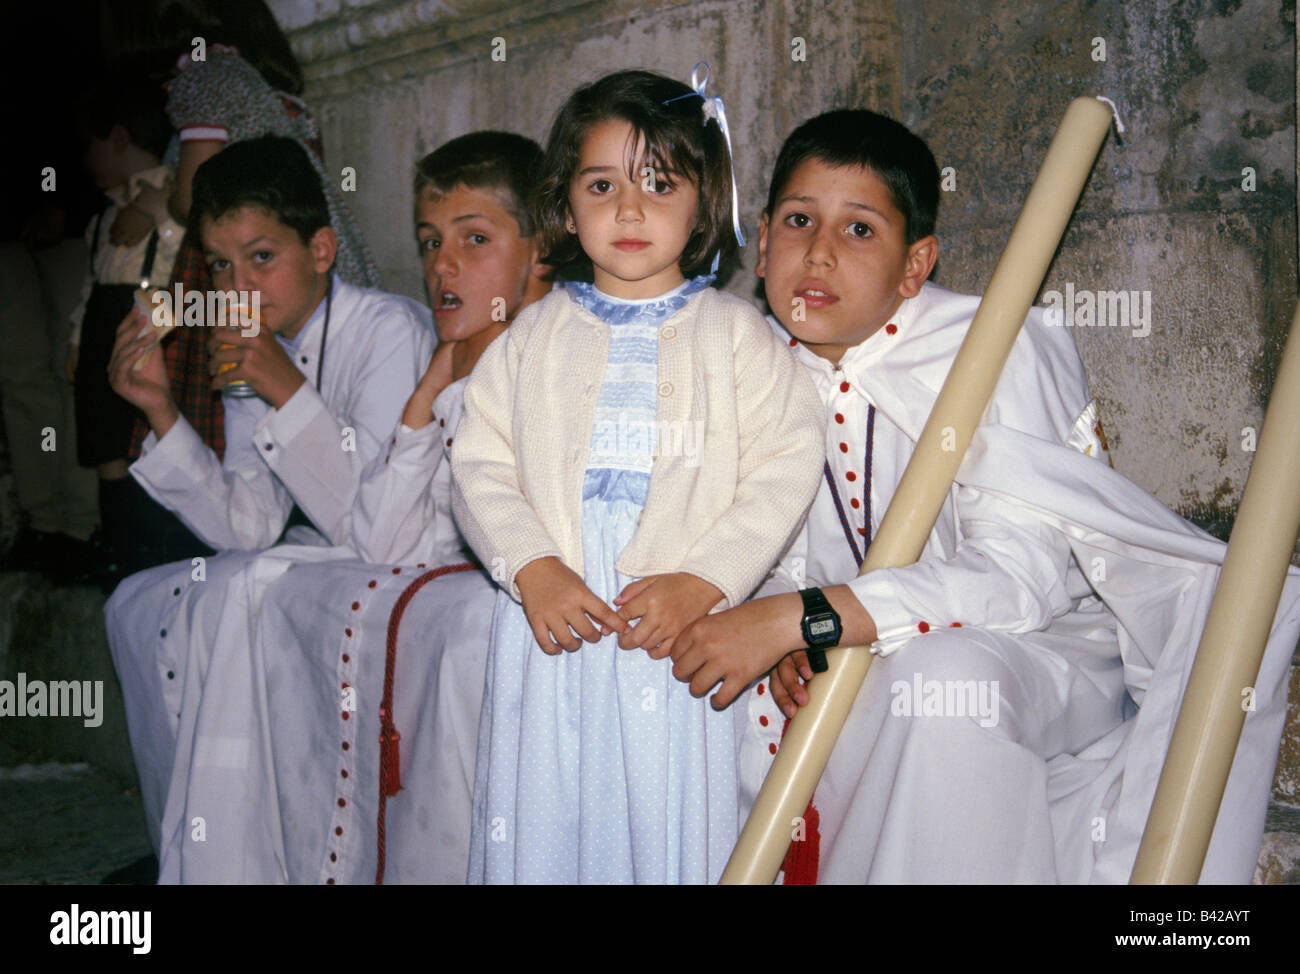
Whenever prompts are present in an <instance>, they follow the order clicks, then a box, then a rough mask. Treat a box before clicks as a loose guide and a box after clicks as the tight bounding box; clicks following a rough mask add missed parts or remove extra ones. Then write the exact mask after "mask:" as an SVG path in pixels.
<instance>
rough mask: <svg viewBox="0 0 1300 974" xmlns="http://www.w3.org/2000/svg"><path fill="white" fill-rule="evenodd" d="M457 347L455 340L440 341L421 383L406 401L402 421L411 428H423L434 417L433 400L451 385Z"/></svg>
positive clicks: (421, 378)
mask: <svg viewBox="0 0 1300 974" xmlns="http://www.w3.org/2000/svg"><path fill="white" fill-rule="evenodd" d="M455 347H456V343H455V342H439V343H438V348H437V350H436V351H434V353H433V358H432V359H430V360H429V367H428V368H427V369H425V370H424V375H423V376H421V377H420V383H419V385H417V386H416V387H415V391H414V392H412V393H411V398H410V399H408V400H407V401H406V409H405V410H404V411H403V413H402V423H403V424H405V425H406V426H409V427H410V428H411V429H413V430H418V429H423V428H424V427H426V426H428V425H429V422H430V421H431V420H432V419H433V401H434V400H435V399H437V398H438V397H439V396H440V395H442V391H443V390H444V389H446V388H447V386H449V385H451V357H452V353H453V351H454V349H455Z"/></svg>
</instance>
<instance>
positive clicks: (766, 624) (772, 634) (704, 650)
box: [651, 594, 803, 713]
mask: <svg viewBox="0 0 1300 974" xmlns="http://www.w3.org/2000/svg"><path fill="white" fill-rule="evenodd" d="M802 617H803V601H802V600H801V599H800V598H799V596H798V595H796V594H792V595H774V596H771V597H769V598H764V599H754V600H753V601H752V602H746V603H744V604H743V605H738V606H736V607H735V608H734V609H728V610H727V611H726V612H719V613H718V614H716V615H711V616H704V617H703V618H702V619H698V620H696V621H695V622H693V623H691V624H690V625H689V626H687V627H686V629H685V630H684V631H683V632H682V634H681V635H680V636H678V637H677V639H676V640H675V641H674V643H673V646H672V654H671V655H672V658H673V676H675V677H676V678H677V679H679V680H681V681H682V682H683V683H689V684H690V685H691V694H692V695H693V696H696V697H702V696H704V695H705V694H706V693H708V692H709V690H711V689H712V688H713V687H714V686H716V685H717V683H718V682H719V681H721V682H722V688H721V689H720V690H719V691H718V692H717V693H715V694H714V695H713V697H712V698H711V699H712V703H713V706H714V707H715V708H716V709H718V710H721V709H722V708H724V707H726V706H727V705H729V704H730V703H731V702H732V701H733V700H735V699H736V697H738V696H739V695H740V693H741V691H743V690H744V689H745V687H747V686H749V685H750V684H751V683H753V682H754V681H755V680H756V679H758V678H759V677H760V676H762V675H763V674H764V673H766V672H767V671H768V670H769V669H771V668H772V667H773V666H776V665H777V663H778V662H780V661H782V659H783V658H787V659H788V657H787V656H786V654H787V653H790V652H791V651H792V650H793V649H795V648H796V647H797V646H799V645H800V644H801V643H802V642H803V638H802V636H801V634H800V631H799V620H800V619H801V618H802ZM651 655H654V654H653V653H652V654H651ZM774 684H775V681H774ZM775 689H776V688H775V685H774V686H773V692H774V693H775ZM782 709H783V710H784V709H785V708H784V707H782ZM787 713H792V711H787Z"/></svg>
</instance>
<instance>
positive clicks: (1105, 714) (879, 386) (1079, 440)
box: [672, 111, 1300, 883]
mask: <svg viewBox="0 0 1300 974" xmlns="http://www.w3.org/2000/svg"><path fill="white" fill-rule="evenodd" d="M938 197H939V173H938V168H937V166H936V164H935V161H934V157H933V155H932V154H931V153H930V150H929V149H928V148H927V147H926V146H925V144H924V142H922V141H921V140H920V139H919V138H917V137H916V136H914V135H913V134H912V133H910V132H909V131H907V129H905V128H904V127H903V126H901V125H899V124H898V123H896V122H893V121H892V120H890V119H887V118H884V117H883V116H880V115H876V114H875V113H872V112H868V111H836V112H830V113H827V114H825V115H822V116H819V117H818V118H815V119H812V120H811V121H809V122H806V123H804V124H803V125H802V126H800V127H799V128H798V129H797V130H796V131H795V132H794V133H793V134H792V135H791V136H790V137H789V139H787V141H786V143H785V145H784V146H783V147H782V149H781V153H780V155H779V156H778V159H777V163H776V167H775V171H774V174H773V178H772V182H771V188H770V194H769V197H768V204H767V208H766V210H765V212H764V214H763V217H762V222H761V225H760V237H759V263H758V268H757V271H758V274H759V276H760V277H762V278H763V279H764V283H765V289H766V293H767V299H768V303H769V304H770V305H771V308H772V311H773V314H774V315H775V317H776V319H779V320H778V321H774V322H773V327H774V328H776V329H777V330H778V334H781V335H782V336H783V337H785V338H787V339H788V340H789V342H790V345H791V346H792V347H793V348H794V351H795V354H796V355H797V356H798V358H799V359H800V361H801V362H802V363H803V364H804V365H805V367H806V368H808V370H809V372H810V373H811V375H812V377H813V380H814V383H815V384H816V386H817V389H818V392H819V393H820V394H821V396H822V399H823V402H824V403H825V406H826V411H827V440H826V446H827V457H826V463H825V467H824V471H823V473H824V483H823V484H822V489H821V490H820V492H819V493H818V495H817V498H816V499H815V500H814V502H813V506H812V508H811V509H810V510H809V513H808V517H807V521H806V523H805V525H804V527H803V529H802V530H801V532H800V534H799V535H798V536H797V537H796V540H795V542H794V545H793V546H792V547H791V549H790V550H789V551H788V552H787V554H786V555H785V556H784V557H783V559H782V562H781V565H780V566H779V567H778V569H777V570H776V572H775V573H774V574H773V576H772V577H771V578H770V579H769V581H768V583H767V584H765V585H764V586H763V588H762V589H760V591H759V592H758V593H757V594H758V596H760V597H757V598H755V599H753V600H751V601H750V602H747V603H745V604H743V605H740V606H737V607H736V608H734V609H730V610H727V611H724V612H719V613H716V614H714V615H711V616H708V617H705V618H703V619H700V620H698V621H697V622H695V623H694V624H692V626H690V627H688V628H687V629H686V630H684V631H683V632H682V634H681V635H680V636H679V637H678V639H677V641H676V643H675V644H674V646H673V647H672V656H673V658H674V661H675V666H674V675H675V676H676V677H677V678H678V679H681V680H684V681H689V682H690V684H691V689H692V692H694V693H696V694H698V695H703V694H704V693H707V692H709V691H710V690H711V689H712V688H713V687H715V686H716V685H717V684H718V683H719V682H720V681H721V683H722V686H721V689H720V690H718V692H717V693H716V694H714V696H713V702H714V705H715V706H719V707H723V706H727V705H729V704H730V703H731V702H732V701H733V700H737V701H738V702H737V704H736V707H735V711H736V718H737V725H738V727H739V728H740V739H741V743H740V752H739V760H738V766H739V772H740V777H741V782H740V784H741V795H742V809H745V808H746V807H747V806H749V805H750V804H752V802H753V800H754V799H755V797H756V794H757V791H758V789H759V787H760V786H761V784H762V781H763V778H764V776H765V775H766V773H767V769H768V767H769V766H770V764H771V761H772V757H773V755H775V754H776V752H777V750H778V749H779V747H780V740H781V736H782V733H783V726H782V725H783V724H784V720H783V717H789V716H792V715H793V714H794V713H795V712H796V710H797V708H798V707H800V706H803V705H804V704H805V703H807V701H808V695H807V690H806V689H805V687H804V685H803V684H804V682H805V681H808V680H812V679H815V672H816V671H817V669H818V666H819V665H820V661H819V660H818V659H817V657H818V656H820V655H821V654H823V653H824V652H825V651H826V650H827V649H828V648H831V647H833V646H836V645H844V646H864V647H865V646H870V647H871V650H872V652H874V653H876V654H878V655H879V656H880V657H881V659H879V660H877V661H875V662H874V664H873V665H872V667H871V669H870V670H869V672H868V674H867V678H866V681H865V682H864V684H863V686H862V689H861V691H860V692H859V694H858V696H857V699H856V701H855V703H854V706H853V708H852V710H851V712H850V714H849V717H848V720H847V722H846V724H845V726H844V729H843V731H842V732H841V733H840V736H839V738H838V741H837V743H836V745H835V748H834V750H833V752H832V754H831V757H830V760H829V762H828V764H827V766H826V770H825V772H824V773H823V775H822V777H821V779H820V781H819V782H818V785H817V789H816V792H815V794H814V796H813V800H812V802H811V804H810V807H809V809H808V811H807V812H806V813H805V815H804V816H803V822H802V825H803V828H801V829H798V830H796V839H798V838H799V837H800V835H802V834H804V833H807V832H812V833H815V834H816V836H817V840H818V843H819V849H818V853H817V855H816V856H815V857H812V858H814V860H815V862H816V864H815V865H814V866H813V869H812V872H814V873H815V874H816V875H815V880H816V881H817V882H847V883H861V882H887V883H900V882H909V883H916V882H920V883H928V882H945V883H946V882H982V883H989V882H994V883H1011V882H1033V883H1048V882H1076V883H1082V882H1125V881H1127V879H1128V875H1129V872H1130V871H1131V869H1132V864H1133V860H1134V858H1135V856H1136V852H1137V844H1138V841H1139V840H1140V838H1141V834H1142V829H1143V826H1144V824H1145V821H1146V815H1147V811H1148V810H1149V808H1150V803H1151V797H1152V795H1153V794H1154V790H1155V784H1156V776H1157V775H1158V773H1159V768H1160V762H1159V761H1155V762H1154V765H1153V763H1152V762H1151V761H1149V760H1145V761H1144V760H1142V759H1141V757H1140V756H1141V755H1144V754H1145V755H1150V754H1157V755H1158V754H1161V753H1163V750H1164V749H1166V748H1167V747H1168V740H1169V736H1170V734H1171V733H1172V727H1173V722H1174V719H1175V718H1176V715H1177V702H1178V698H1179V696H1180V694H1181V687H1182V682H1181V681H1183V680H1185V679H1186V668H1187V666H1188V665H1189V663H1188V660H1189V657H1190V654H1191V653H1192V652H1193V651H1194V649H1195V646H1196V642H1197V634H1198V632H1199V628H1200V625H1201V624H1202V620H1203V616H1204V612H1205V610H1206V608H1207V607H1208V604H1209V593H1210V592H1212V590H1213V586H1214V583H1215V579H1216V575H1217V573H1216V572H1215V571H1214V568H1213V566H1214V565H1216V564H1218V563H1221V561H1222V555H1223V550H1224V549H1223V545H1222V544H1220V543H1219V542H1216V541H1214V540H1213V539H1211V538H1209V536H1208V535H1205V534H1204V532H1201V531H1199V529H1196V528H1194V527H1192V526H1191V525H1189V524H1187V523H1186V522H1185V521H1183V520H1182V519H1181V518H1179V517H1178V516H1177V515H1175V514H1173V513H1172V512H1170V511H1169V510H1168V509H1167V508H1165V507H1163V505H1161V504H1160V503H1159V502H1158V501H1156V500H1155V499H1154V498H1152V497H1151V496H1150V495H1148V494H1146V493H1145V492H1143V491H1142V490H1140V489H1139V488H1137V487H1136V486H1134V485H1133V484H1131V483H1130V482H1128V481H1127V480H1125V479H1124V478H1123V477H1121V476H1119V475H1118V474H1116V473H1115V472H1114V471H1113V470H1112V469H1111V468H1110V466H1109V465H1108V463H1107V462H1106V457H1107V453H1106V444H1105V440H1104V438H1103V436H1102V433H1101V425H1100V422H1099V421H1098V418H1097V411H1096V406H1095V404H1094V403H1093V401H1092V399H1091V397H1090V394H1089V391H1088V385H1087V378H1086V375H1085V373H1084V370H1083V366H1082V363H1081V362H1080V360H1079V356H1078V352H1077V350H1076V349H1075V347H1074V341H1073V337H1072V335H1071V333H1070V332H1069V331H1067V330H1066V329H1064V328H1059V327H1057V328H1053V327H1050V325H1049V324H1048V322H1047V321H1046V319H1045V316H1044V315H1043V312H1042V310H1041V309H1033V310H1031V311H1030V313H1029V316H1028V318H1027V319H1026V322H1025V324H1024V327H1023V329H1022V331H1021V333H1020V335H1019V337H1018V338H1017V340H1016V342H1015V344H1014V346H1013V348H1012V351H1011V354H1010V356H1009V358H1008V360H1007V364H1006V366H1005V369H1004V370H1003V373H1002V376H1001V379H1000V381H999V383H998V386H997V388H996V390H995V392H994V394H993V397H992V399H991V401H990V403H989V405H988V408H987V409H986V411H985V413H984V415H983V418H982V421H981V425H980V426H979V428H978V430H977V432H976V434H975V438H974V441H973V442H972V445H971V447H970V449H969V450H968V452H967V454H966V457H965V459H964V460H963V463H962V466H961V468H960V469H959V472H958V482H957V483H955V484H953V486H952V487H951V489H950V491H949V493H948V496H947V498H946V499H945V502H944V505H943V507H942V509H941V511H940V514H939V516H938V519H937V520H936V522H935V525H934V527H933V529H932V530H931V532H930V535H929V537H928V539H927V541H926V544H925V547H924V550H923V552H922V554H921V556H920V558H919V559H918V560H917V561H916V562H915V563H913V564H911V565H907V566H904V567H899V568H888V569H880V570H876V571H872V572H870V573H868V574H866V575H862V576H859V574H858V571H859V568H860V566H861V565H862V563H863V559H864V557H865V554H866V551H867V549H868V547H869V546H870V544H871V540H872V537H873V535H874V533H875V531H876V530H878V528H879V526H880V522H881V519H882V517H883V515H884V513H885V510H886V509H887V508H888V506H889V503H890V501H891V500H892V498H893V495H894V492H895V490H896V488H897V486H898V484H899V481H900V479H901V477H902V474H903V471H904V469H905V468H906V466H907V464H908V461H909V460H910V459H911V456H912V453H913V451H914V450H915V449H916V444H917V440H918V438H919V437H920V435H921V431H922V429H923V427H924V425H925V422H926V420H927V418H928V417H929V414H930V411H931V409H932V407H933V405H934V401H935V398H936V396H937V395H938V391H939V389H940V388H941V386H942V385H943V382H944V380H945V379H946V377H947V374H948V371H949V368H950V366H951V364H952V360H953V358H954V357H955V355H956V352H957V350H958V348H959V347H960V345H961V342H962V341H963V339H964V338H965V336H966V332H967V330H968V328H969V325H970V322H971V319H972V318H973V317H974V314H975V311H976V309H977V307H978V305H979V299H978V298H975V297H968V296H964V295H958V294H954V293H952V292H949V291H946V290H944V289H942V288H939V287H937V286H935V285H933V284H931V283H928V282H927V278H928V277H929V274H930V272H931V270H932V269H933V267H934V263H935V260H936V257H937V254H938V241H937V240H936V238H935V237H934V236H933V229H934V222H935V213H936V210H937V206H938ZM1099 561H1100V562H1101V563H1102V564H1103V565H1104V568H1105V570H1104V571H1101V572H1098V571H1097V570H1096V565H1097V564H1098V562H1099ZM1084 566H1087V567H1088V572H1087V573H1085V570H1084ZM1293 582H1294V580H1293ZM1135 592H1140V593H1141V598H1140V599H1135V598H1134V597H1133V594H1134V593H1135ZM1278 619H1279V620H1280V622H1279V623H1278V624H1277V625H1276V628H1275V630H1274V638H1273V640H1272V642H1271V643H1270V646H1269V651H1268V654H1267V655H1266V657H1265V663H1264V666H1263V668H1262V670H1261V673H1260V678H1259V680H1258V681H1257V683H1256V686H1255V692H1256V697H1255V702H1256V707H1257V709H1256V711H1255V712H1252V713H1251V714H1249V715H1248V719H1247V722H1246V725H1245V730H1244V732H1243V736H1242V741H1241V744H1240V746H1239V747H1238V750H1237V758H1236V763H1235V764H1234V768H1233V774H1232V778H1231V779H1230V782H1229V785H1228V789H1227V792H1226V793H1225V796H1224V801H1223V804H1222V806H1221V810H1220V815H1219V820H1218V821H1219V826H1218V827H1217V828H1216V830H1215V833H1214V838H1213V841H1212V843H1211V846H1210V852H1209V855H1208V856H1207V859H1206V865H1205V868H1204V870H1203V871H1202V874H1201V878H1202V881H1204V882H1248V881H1249V879H1250V876H1251V873H1252V871H1253V868H1254V864H1255V859H1256V857H1257V855H1258V848H1259V841H1260V838H1261V834H1262V826H1263V820H1264V810H1265V808H1266V805H1267V801H1268V793H1269V787H1270V785H1271V781H1272V768H1273V762H1274V759H1275V756H1276V751H1277V745H1278V740H1279V737H1280V734H1281V729H1282V721H1283V719H1284V716H1285V706H1286V689H1285V674H1286V671H1287V665H1288V663H1289V659H1290V651H1291V648H1292V647H1293V646H1294V644H1295V638H1296V634H1297V630H1300V609H1297V599H1296V592H1295V588H1291V589H1289V593H1288V594H1284V596H1283V599H1282V602H1281V605H1280V609H1279V615H1278ZM769 670H771V674H772V675H771V680H770V681H765V680H761V681H760V682H759V683H758V684H757V685H753V681H754V680H755V679H756V678H759V677H760V676H761V675H763V674H765V673H767V672H768V671H769ZM1261 688H1263V693H1264V694H1265V696H1266V698H1267V703H1266V704H1265V705H1264V708H1263V711H1261V710H1260V709H1258V708H1259V701H1260V697H1259V693H1260V691H1261ZM1135 702H1136V703H1137V704H1140V705H1141V708H1142V709H1141V710H1138V709H1137V707H1135ZM1264 714H1266V715H1264ZM1130 756H1133V757H1130ZM814 811H816V813H817V814H816V815H813V814H812V813H813V812H814ZM1099 822H1100V823H1102V824H1101V825H1100V826H1099V825H1098V823H1099ZM814 823H815V824H814ZM1099 828H1100V832H1099ZM799 845H800V843H799V841H796V842H794V843H792V845H791V852H792V853H793V854H794V855H793V856H792V857H788V858H787V864H788V867H789V866H790V864H792V863H793V864H794V866H795V868H794V871H795V872H799V869H798V868H797V867H798V859H799V856H798V854H797V850H798V847H799ZM790 873H791V869H790V868H787V881H789V877H790ZM803 878H804V879H805V880H806V879H808V878H810V877H809V876H808V875H807V874H806V873H805V874H804V877H803Z"/></svg>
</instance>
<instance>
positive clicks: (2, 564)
mask: <svg viewBox="0 0 1300 974" xmlns="http://www.w3.org/2000/svg"><path fill="white" fill-rule="evenodd" d="M61 537H63V536H62V535H60V534H59V533H58V532H57V531H37V530H36V529H35V528H23V531H22V533H21V534H20V535H18V540H17V541H15V542H14V546H13V547H12V548H10V549H9V552H8V553H7V554H6V555H5V556H4V557H3V558H0V571H6V572H40V573H41V574H42V575H48V574H49V572H50V570H51V568H52V566H53V565H54V564H55V562H56V561H57V560H58V551H57V549H58V541H59V538H61Z"/></svg>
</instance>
